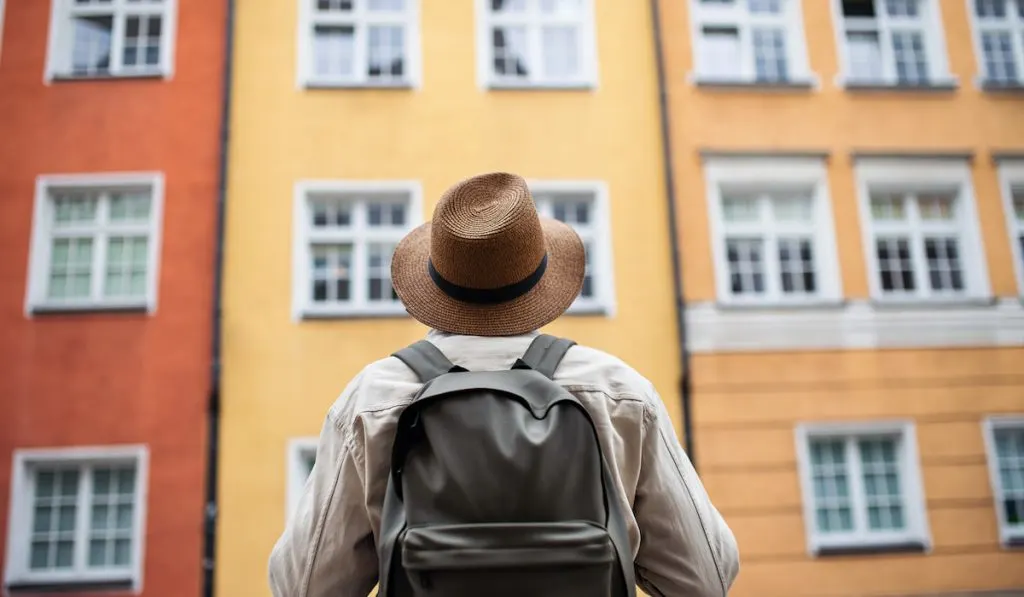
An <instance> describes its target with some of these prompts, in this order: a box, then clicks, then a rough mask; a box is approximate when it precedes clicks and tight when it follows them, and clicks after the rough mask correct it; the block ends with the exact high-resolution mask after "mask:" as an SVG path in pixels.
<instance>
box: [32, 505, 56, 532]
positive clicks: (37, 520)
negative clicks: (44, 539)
mask: <svg viewBox="0 0 1024 597" xmlns="http://www.w3.org/2000/svg"><path fill="white" fill-rule="evenodd" d="M52 526H53V508H51V507H49V506H36V507H35V510H34V512H33V513H32V531H33V532H35V533H48V532H50V529H51V528H52Z"/></svg>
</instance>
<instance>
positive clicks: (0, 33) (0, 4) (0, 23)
mask: <svg viewBox="0 0 1024 597" xmlns="http://www.w3.org/2000/svg"><path fill="white" fill-rule="evenodd" d="M4 12H5V10H4V0H0V64H3V57H4Z"/></svg>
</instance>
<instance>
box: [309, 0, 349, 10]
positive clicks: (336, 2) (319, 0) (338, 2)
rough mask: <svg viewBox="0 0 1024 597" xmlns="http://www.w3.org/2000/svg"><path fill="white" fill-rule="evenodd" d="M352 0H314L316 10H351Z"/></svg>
mask: <svg viewBox="0 0 1024 597" xmlns="http://www.w3.org/2000/svg"><path fill="white" fill-rule="evenodd" d="M352 2H353V0H316V7H317V10H339V11H349V10H352Z"/></svg>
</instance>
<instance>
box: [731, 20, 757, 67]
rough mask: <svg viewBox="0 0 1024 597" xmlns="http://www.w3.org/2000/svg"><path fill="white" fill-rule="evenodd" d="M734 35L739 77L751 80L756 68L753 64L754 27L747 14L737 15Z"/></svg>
mask: <svg viewBox="0 0 1024 597" xmlns="http://www.w3.org/2000/svg"><path fill="white" fill-rule="evenodd" d="M735 22H736V36H737V40H736V41H737V42H738V43H739V45H740V47H739V50H740V78H741V79H743V80H753V79H754V76H755V73H756V72H757V68H755V66H754V59H755V57H754V27H753V22H752V21H751V19H750V17H749V16H747V15H744V16H741V17H739V18H738V19H737V20H736V21H735Z"/></svg>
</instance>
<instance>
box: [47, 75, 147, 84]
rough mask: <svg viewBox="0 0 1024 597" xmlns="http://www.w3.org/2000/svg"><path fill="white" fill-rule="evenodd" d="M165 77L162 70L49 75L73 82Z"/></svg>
mask: <svg viewBox="0 0 1024 597" xmlns="http://www.w3.org/2000/svg"><path fill="white" fill-rule="evenodd" d="M166 77H167V74H166V73H162V72H151V73H125V74H95V75H71V74H55V75H53V76H51V77H50V80H51V81H53V82H54V83H73V82H78V81H154V80H158V79H164V78H166Z"/></svg>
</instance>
